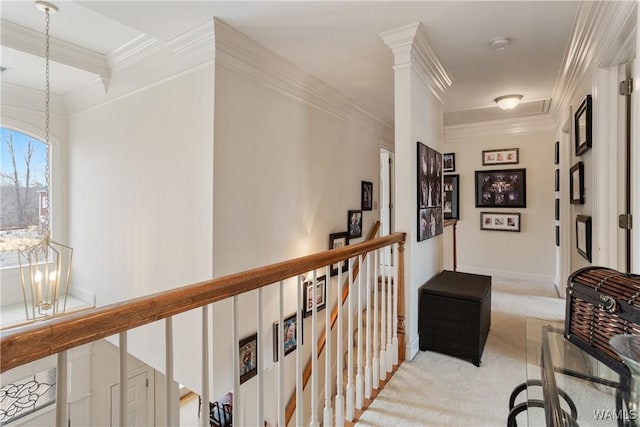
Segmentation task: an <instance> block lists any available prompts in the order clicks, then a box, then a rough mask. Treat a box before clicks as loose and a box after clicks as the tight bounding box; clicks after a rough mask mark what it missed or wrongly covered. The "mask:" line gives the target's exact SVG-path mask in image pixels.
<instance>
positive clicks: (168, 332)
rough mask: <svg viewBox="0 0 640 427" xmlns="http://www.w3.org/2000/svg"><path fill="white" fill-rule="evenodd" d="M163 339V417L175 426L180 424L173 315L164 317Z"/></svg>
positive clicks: (170, 424)
mask: <svg viewBox="0 0 640 427" xmlns="http://www.w3.org/2000/svg"><path fill="white" fill-rule="evenodd" d="M165 340H166V345H165V351H166V359H165V363H166V367H165V369H166V373H165V377H164V379H165V417H166V418H165V419H166V422H167V424H166V425H168V426H175V425H180V413H179V412H178V411H179V409H178V407H179V402H178V390H177V384H176V382H175V380H174V379H173V317H167V318H166V319H165ZM125 357H126V355H125ZM124 390H127V387H125V388H124ZM120 391H122V383H121V384H120ZM125 405H126V403H125ZM124 408H125V413H126V406H124Z"/></svg>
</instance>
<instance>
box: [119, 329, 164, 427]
mask: <svg viewBox="0 0 640 427" xmlns="http://www.w3.org/2000/svg"><path fill="white" fill-rule="evenodd" d="M170 319H171V318H170V317H169V318H168V319H167V320H168V321H169V320H170ZM165 333H166V331H165ZM165 345H166V346H167V350H166V351H167V352H168V351H169V350H168V347H169V341H166V344H165ZM118 346H119V348H118V350H119V352H118V357H119V359H118V361H119V364H118V369H119V371H118V375H119V377H120V378H119V382H120V385H119V387H120V395H119V396H118V402H119V405H120V412H119V413H118V421H119V423H120V424H119V425H120V426H121V427H125V426H126V425H127V388H128V379H129V378H128V375H127V374H128V369H129V367H128V363H127V361H128V359H127V354H128V350H127V332H126V331H125V332H120V334H118ZM167 357H168V353H167ZM168 374H169V373H168V372H167V377H168ZM165 399H167V397H165ZM168 403H169V401H168V400H167V401H166V406H169V405H168ZM166 410H168V409H167V408H165V417H166V416H167V412H166ZM166 420H167V425H169V418H166Z"/></svg>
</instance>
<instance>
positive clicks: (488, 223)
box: [480, 212, 520, 233]
mask: <svg viewBox="0 0 640 427" xmlns="http://www.w3.org/2000/svg"><path fill="white" fill-rule="evenodd" d="M480 230H490V231H511V232H516V233H519V232H520V212H480Z"/></svg>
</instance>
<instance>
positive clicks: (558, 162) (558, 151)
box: [554, 141, 560, 165]
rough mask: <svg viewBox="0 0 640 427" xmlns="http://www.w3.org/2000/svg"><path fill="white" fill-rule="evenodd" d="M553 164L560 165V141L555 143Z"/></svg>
mask: <svg viewBox="0 0 640 427" xmlns="http://www.w3.org/2000/svg"><path fill="white" fill-rule="evenodd" d="M554 164H556V165H559V164H560V141H556V153H555V158H554Z"/></svg>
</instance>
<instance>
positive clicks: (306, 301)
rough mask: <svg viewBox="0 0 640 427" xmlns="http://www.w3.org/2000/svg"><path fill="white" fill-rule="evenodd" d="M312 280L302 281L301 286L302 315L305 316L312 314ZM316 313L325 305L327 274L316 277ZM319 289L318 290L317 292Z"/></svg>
mask: <svg viewBox="0 0 640 427" xmlns="http://www.w3.org/2000/svg"><path fill="white" fill-rule="evenodd" d="M313 286H314V283H313V280H309V281H306V282H304V283H303V288H302V304H303V308H302V316H303V317H305V318H307V317H309V316H311V315H312V314H313V299H311V298H312V291H313ZM315 287H316V298H317V299H316V313H317V312H319V311H320V310H324V308H325V307H326V306H327V276H320V277H316V282H315ZM318 290H319V292H318Z"/></svg>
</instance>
